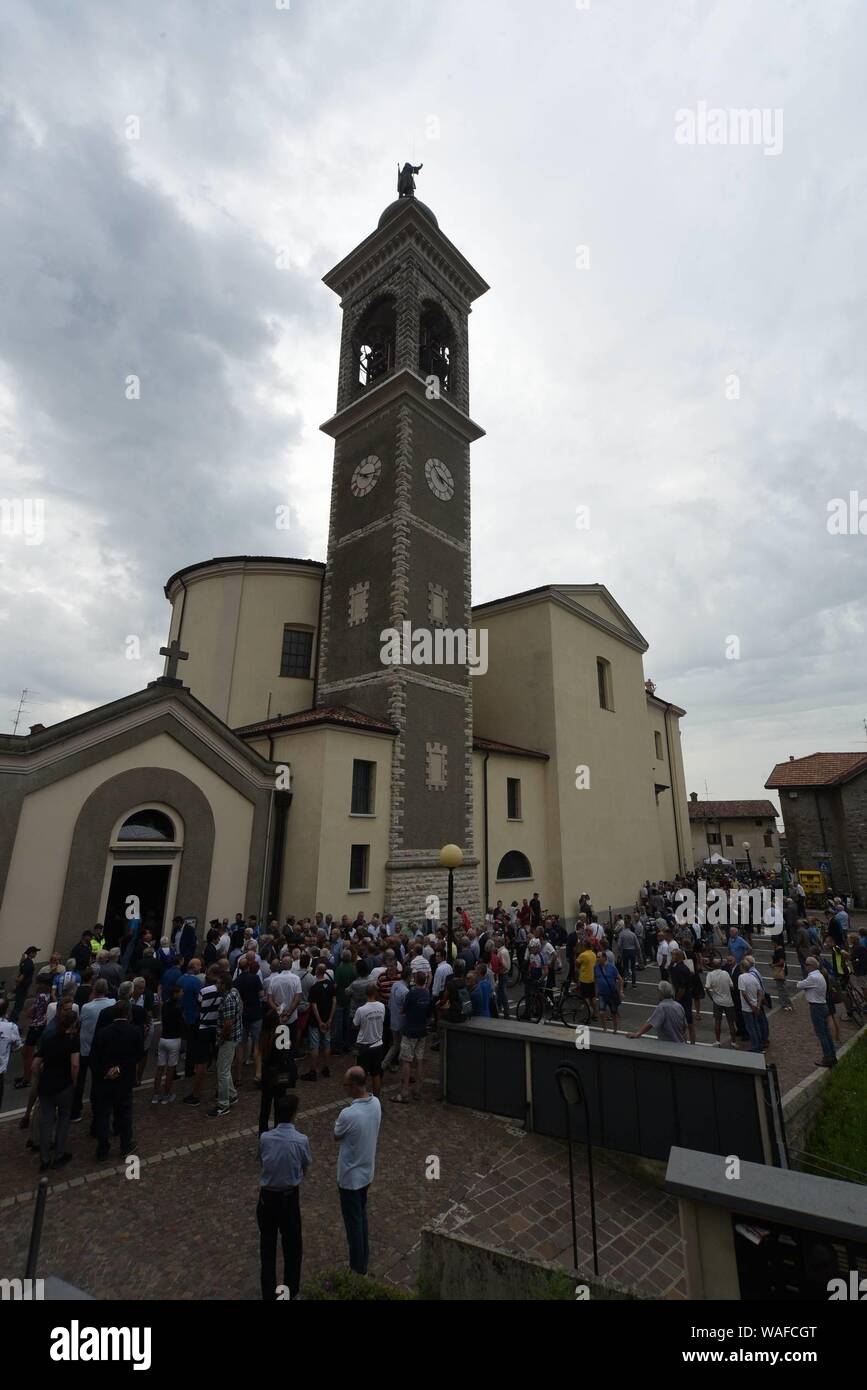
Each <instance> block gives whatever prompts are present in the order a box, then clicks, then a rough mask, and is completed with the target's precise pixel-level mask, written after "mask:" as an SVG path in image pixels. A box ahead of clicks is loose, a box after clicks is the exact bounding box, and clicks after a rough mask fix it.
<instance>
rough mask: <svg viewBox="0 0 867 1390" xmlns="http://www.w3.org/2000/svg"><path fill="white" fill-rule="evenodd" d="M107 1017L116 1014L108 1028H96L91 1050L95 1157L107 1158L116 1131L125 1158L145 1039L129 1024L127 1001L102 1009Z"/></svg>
mask: <svg viewBox="0 0 867 1390" xmlns="http://www.w3.org/2000/svg"><path fill="white" fill-rule="evenodd" d="M142 1012H144V1011H143V1010H142ZM106 1014H113V1015H114V1018H113V1020H112V1022H110V1023H108V1024H107V1025H106V1026H105V1027H103V1028H100V1027H97V1029H96V1032H95V1033H94V1037H93V1043H92V1045H91V1049H90V1074H91V1077H92V1078H93V1080H92V1090H91V1100H92V1102H93V1113H94V1119H95V1121H96V1136H97V1146H96V1157H97V1158H98V1159H103V1158H108V1155H109V1152H110V1149H111V1130H112V1128H113V1129H114V1130H115V1132H116V1133H117V1134H118V1135H119V1136H120V1151H121V1154H122V1155H123V1157H124V1158H125V1157H126V1155H127V1154H128V1153H131V1152H132V1146H133V1139H132V1093H133V1088H134V1086H135V1079H136V1067H137V1065H138V1062H139V1059H140V1057H141V1055H142V1052H143V1051H144V1036H143V1033H142V1030H141V1029H140V1028H137V1027H136V1026H135V1025H134V1024H133V1023H131V1022H130V1017H129V1016H130V1003H129V1000H128V999H119V1000H118V1001H117V1003H116V1004H115V1005H114V1006H113V1007H112V1008H111V1009H103V1011H102V1013H101V1014H100V1018H104V1017H105V1015H106Z"/></svg>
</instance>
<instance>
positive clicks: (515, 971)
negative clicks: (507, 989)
mask: <svg viewBox="0 0 867 1390" xmlns="http://www.w3.org/2000/svg"><path fill="white" fill-rule="evenodd" d="M520 978H521V968H520V966H519V965H518V962H517V961H516V960H515V958H514V956H513V957H512V964H511V965H510V966H509V973H508V975H507V977H506V979H507V983H508V984H510V985H516V984H517V983H518V981H519V980H520Z"/></svg>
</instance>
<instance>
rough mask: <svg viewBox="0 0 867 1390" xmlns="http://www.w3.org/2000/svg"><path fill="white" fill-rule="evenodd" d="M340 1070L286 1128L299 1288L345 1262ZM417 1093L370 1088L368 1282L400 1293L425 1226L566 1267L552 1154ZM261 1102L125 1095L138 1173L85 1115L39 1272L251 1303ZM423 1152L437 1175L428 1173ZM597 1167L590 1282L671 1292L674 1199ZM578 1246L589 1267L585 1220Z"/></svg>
mask: <svg viewBox="0 0 867 1390" xmlns="http://www.w3.org/2000/svg"><path fill="white" fill-rule="evenodd" d="M341 1074H342V1072H341V1071H340V1070H339V1069H338V1068H337V1067H336V1066H335V1068H334V1069H333V1074H332V1077H331V1079H330V1080H327V1081H322V1080H320V1081H319V1082H316V1083H315V1084H314V1083H310V1084H308V1085H306V1086H303V1085H301V1086H299V1091H300V1095H301V1102H302V1105H301V1110H300V1112H299V1119H298V1125H299V1128H300V1129H301V1130H302V1131H303V1132H305V1133H306V1134H308V1136H309V1138H310V1143H311V1148H312V1151H313V1166H312V1167H311V1169H310V1172H309V1173H308V1176H307V1178H306V1179H305V1182H304V1188H303V1193H302V1212H303V1225H304V1277H305V1278H309V1277H311V1276H312V1275H314V1274H316V1273H317V1272H319V1271H321V1270H323V1269H327V1268H329V1267H333V1266H343V1265H345V1264H346V1244H345V1238H344V1233H343V1227H342V1223H341V1219H340V1212H339V1206H338V1201H337V1192H336V1185H335V1163H336V1153H335V1147H334V1143H333V1139H332V1130H333V1125H334V1119H335V1117H336V1115H337V1113H338V1110H339V1108H340V1106H341V1105H342V1104H343V1103H344V1097H343V1094H342V1089H341V1086H340V1081H339V1076H340V1075H341ZM183 1089H184V1087H183V1084H182V1086H181V1090H183ZM389 1089H391V1088H389ZM423 1092H424V1093H423V1098H422V1100H421V1101H420V1102H419V1103H417V1104H414V1105H412V1106H397V1105H392V1104H390V1103H389V1101H388V1099H387V1096H388V1093H389V1091H388V1090H386V1091H384V1093H383V1127H382V1131H381V1135H380V1143H379V1154H378V1160H377V1173H376V1179H375V1181H374V1184H373V1186H372V1188H371V1194H370V1204H369V1212H370V1226H371V1274H373V1275H376V1276H379V1277H382V1278H386V1279H389V1280H391V1281H393V1282H395V1283H397V1284H399V1285H401V1286H403V1287H405V1288H407V1289H411V1288H413V1287H414V1285H415V1277H416V1270H417V1264H418V1249H419V1232H420V1229H421V1227H422V1226H423V1225H425V1224H426V1223H428V1222H430V1221H432V1220H433V1219H434V1218H441V1219H442V1220H444V1221H445V1222H447V1223H448V1222H450V1223H452V1224H456V1225H461V1224H463V1226H464V1228H465V1229H466V1230H467V1231H470V1232H472V1233H473V1234H475V1235H477V1236H478V1237H479V1238H480V1239H487V1240H489V1241H490V1240H491V1239H492V1238H493V1240H494V1243H500V1241H501V1240H502V1243H503V1244H504V1245H506V1246H507V1248H509V1249H513V1250H525V1251H527V1252H528V1253H534V1254H536V1255H538V1256H540V1257H541V1258H547V1259H554V1260H560V1259H561V1258H562V1259H563V1260H564V1262H565V1263H566V1265H567V1266H569V1267H571V1263H572V1256H571V1235H570V1227H569V1216H568V1170H567V1160H566V1151H565V1148H564V1147H563V1146H562V1145H560V1144H557V1143H555V1142H554V1141H551V1140H546V1139H543V1138H541V1137H540V1136H538V1135H524V1134H523V1133H522V1131H520V1130H518V1129H516V1128H514V1127H513V1126H511V1125H510V1124H508V1123H507V1122H506V1121H503V1120H499V1119H495V1118H494V1117H491V1116H485V1115H479V1114H477V1113H475V1112H473V1111H467V1110H463V1109H458V1108H454V1107H451V1106H447V1105H443V1104H442V1103H441V1102H440V1101H439V1100H438V1099H437V1096H438V1087H437V1085H436V1084H435V1083H429V1084H426V1085H425V1087H424V1088H423ZM258 1101H259V1094H258V1092H257V1091H254V1090H252V1089H249V1090H242V1092H241V1099H240V1100H239V1102H238V1104H237V1105H236V1106H235V1107H234V1108H233V1109H232V1110H231V1112H230V1113H229V1115H228V1116H226V1117H224V1118H223V1119H219V1120H209V1119H208V1118H207V1116H206V1114H205V1110H206V1106H205V1105H202V1106H201V1107H199V1108H197V1109H194V1108H192V1107H188V1106H185V1105H182V1104H180V1103H177V1104H175V1105H173V1106H171V1107H165V1106H153V1107H152V1106H151V1105H150V1096H149V1093H148V1092H146V1091H138V1092H137V1093H136V1097H135V1120H136V1152H137V1154H138V1155H139V1157H140V1158H141V1175H140V1177H139V1178H138V1179H131V1178H127V1177H126V1175H125V1174H126V1169H125V1167H124V1165H123V1164H122V1163H121V1161H120V1156H119V1155H118V1154H117V1153H116V1152H115V1153H113V1154H112V1156H111V1158H110V1159H109V1160H108V1161H107V1162H106V1163H104V1164H102V1163H97V1162H96V1160H95V1158H94V1152H95V1144H94V1141H93V1140H92V1139H90V1137H89V1136H88V1133H87V1123H86V1119H85V1121H84V1122H83V1123H82V1124H80V1125H76V1126H73V1129H72V1134H71V1140H70V1148H71V1150H72V1152H73V1154H74V1161H73V1162H72V1163H70V1164H69V1165H68V1167H67V1168H66V1169H64V1170H63V1173H62V1175H61V1174H58V1177H59V1178H61V1177H62V1180H61V1181H58V1182H53V1183H52V1185H51V1190H50V1193H49V1198H48V1205H47V1212H46V1220H45V1228H44V1232H43V1238H42V1246H41V1253H40V1262H39V1273H40V1274H41V1275H43V1276H44V1275H45V1274H48V1273H51V1274H54V1275H57V1276H59V1277H60V1278H62V1279H65V1280H68V1281H69V1283H71V1284H74V1285H76V1286H78V1287H80V1288H83V1289H84V1290H85V1291H86V1292H88V1293H91V1294H93V1295H94V1296H95V1297H98V1298H108V1297H118V1296H119V1297H122V1298H177V1299H185V1298H187V1299H189V1298H196V1299H198V1298H202V1299H251V1298H252V1299H255V1298H258V1297H259V1277H258V1233H257V1229H256V1220H255V1201H256V1186H257V1179H258V1160H257V1135H256V1121H257V1117H258ZM25 1138H26V1136H25V1135H24V1134H23V1133H22V1132H21V1130H20V1129H19V1128H18V1126H17V1123H16V1122H15V1121H14V1120H6V1121H4V1122H3V1123H2V1124H0V1194H2V1197H0V1273H3V1274H4V1275H6V1274H8V1276H9V1277H11V1276H12V1275H15V1274H21V1273H23V1270H24V1261H25V1257H26V1252H27V1245H28V1240H29V1234H30V1223H31V1219H32V1213H33V1200H32V1199H33V1193H34V1190H35V1183H36V1180H37V1167H38V1161H37V1157H36V1155H34V1154H32V1153H31V1152H30V1151H28V1150H26V1149H25V1148H24V1142H25ZM432 1157H435V1158H436V1159H437V1160H438V1164H439V1170H438V1171H439V1177H438V1178H427V1177H426V1176H425V1174H426V1170H427V1171H430V1170H431V1168H432V1165H431V1164H430V1163H429V1159H430V1158H432ZM580 1161H581V1160H580V1158H579V1165H580ZM598 1166H599V1170H600V1171H599V1174H598V1176H597V1189H598V1203H599V1208H600V1217H599V1220H600V1240H601V1242H602V1253H603V1260H602V1270H603V1274H611V1273H614V1274H616V1275H617V1276H618V1277H619V1278H621V1279H626V1280H632V1279H634V1278H638V1277H641V1278H642V1279H644V1283H645V1284H646V1287H647V1290H648V1291H650V1290H651V1289H653V1290H655V1291H657V1292H665V1291H666V1290H667V1289H668V1288H669V1287H671V1288H674V1287H675V1285H676V1281H677V1278H678V1277H679V1275H680V1269H679V1267H678V1268H676V1269H673V1270H670V1269H669V1268H667V1267H666V1264H665V1262H666V1261H667V1260H669V1259H670V1260H671V1261H672V1263H674V1261H676V1259H677V1256H676V1252H675V1250H674V1246H675V1245H676V1244H677V1241H676V1239H674V1238H673V1237H676V1229H677V1226H676V1211H675V1204H674V1203H673V1202H672V1201H671V1199H670V1198H667V1197H665V1196H664V1194H660V1193H659V1192H658V1191H657V1190H656V1189H655V1188H653V1187H652V1186H650V1185H644V1184H643V1183H642V1182H641V1181H636V1180H633V1179H626V1178H624V1177H623V1175H622V1174H621V1173H620V1172H619V1171H618V1170H617V1169H615V1168H609V1167H608V1166H607V1165H605V1164H600V1165H598ZM527 1173H531V1174H532V1175H533V1181H532V1183H531V1184H530V1185H528V1183H527V1179H526V1175H527ZM455 1213H457V1215H455ZM510 1223H511V1224H510ZM564 1232H565V1234H564ZM580 1239H581V1248H582V1251H583V1252H584V1255H585V1256H586V1258H587V1260H589V1259H590V1249H591V1246H590V1236H589V1224H588V1222H587V1220H586V1219H584V1218H582V1222H581V1234H580ZM654 1242H656V1244H654ZM615 1245H616V1246H617V1248H615ZM657 1247H660V1248H657ZM645 1276H647V1277H646V1278H645Z"/></svg>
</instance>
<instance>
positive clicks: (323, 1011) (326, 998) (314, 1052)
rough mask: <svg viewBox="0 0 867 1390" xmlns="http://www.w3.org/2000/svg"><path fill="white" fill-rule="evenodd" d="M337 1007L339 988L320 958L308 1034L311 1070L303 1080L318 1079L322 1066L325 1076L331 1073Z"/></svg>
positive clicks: (312, 993) (312, 996) (311, 996)
mask: <svg viewBox="0 0 867 1390" xmlns="http://www.w3.org/2000/svg"><path fill="white" fill-rule="evenodd" d="M336 1008H337V990H336V988H335V985H334V980H333V979H332V978H329V976H328V975H327V974H326V968H325V961H324V960H320V962H319V964H318V965H317V967H316V981H315V983H314V984H313V986H312V987H311V990H310V1028H309V1031H308V1034H307V1038H308V1041H309V1043H310V1070H309V1071H306V1072H304V1074H303V1075H302V1077H301V1080H302V1081H316V1080H317V1079H318V1075H319V1068H320V1066H321V1068H322V1075H323V1076H324V1077H326V1078H327V1077H329V1076H330V1075H331V1068H330V1066H329V1063H330V1061H331V1024H332V1022H333V1020H334V1011H335V1009H336Z"/></svg>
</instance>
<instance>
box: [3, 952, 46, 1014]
mask: <svg viewBox="0 0 867 1390" xmlns="http://www.w3.org/2000/svg"><path fill="white" fill-rule="evenodd" d="M39 951H40V948H39V947H38V946H28V947H27V950H26V951H25V952H24V955H23V956H22V957H21V961H20V963H19V966H18V975H17V977H16V980H15V996H14V998H13V1001H12V1009H11V1011H10V1013H9V1022H10V1023H17V1022H18V1015H19V1014H20V1012H21V1010H22V1009H23V1008H24V1001H25V999H26V998H27V995H28V994H29V992H30V985H31V982H32V980H33V972H34V970H35V969H36V957H37V956H38V955H39Z"/></svg>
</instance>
